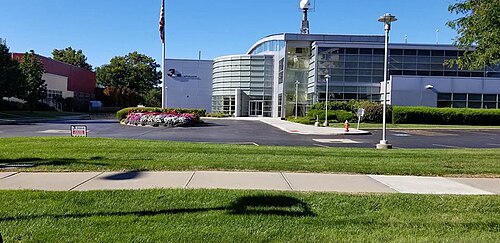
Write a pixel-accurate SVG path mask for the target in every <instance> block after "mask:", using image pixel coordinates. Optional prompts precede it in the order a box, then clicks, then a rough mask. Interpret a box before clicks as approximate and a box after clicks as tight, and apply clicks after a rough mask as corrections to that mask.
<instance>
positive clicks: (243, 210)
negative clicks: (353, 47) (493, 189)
mask: <svg viewBox="0 0 500 243" xmlns="http://www.w3.org/2000/svg"><path fill="white" fill-rule="evenodd" d="M0 195H1V198H2V200H0V232H1V234H2V236H3V239H4V240H5V242H17V241H19V242H35V241H36V242H269V241H276V242H346V241H349V242H351V241H355V242H386V241H391V242H393V241H394V242H497V241H498V239H500V197H499V196H436V195H405V194H385V195H377V194H366V195H348V194H332V193H292V192H261V191H229V190H138V191H89V192H41V191H0Z"/></svg>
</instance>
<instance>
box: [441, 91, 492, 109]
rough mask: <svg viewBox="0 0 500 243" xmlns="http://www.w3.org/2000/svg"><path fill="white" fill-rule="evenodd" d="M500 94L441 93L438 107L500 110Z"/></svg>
mask: <svg viewBox="0 0 500 243" xmlns="http://www.w3.org/2000/svg"><path fill="white" fill-rule="evenodd" d="M499 96H500V95H499V94H469V93H439V94H438V101H437V102H438V103H437V106H438V107H452V108H485V109H497V108H500V97H499Z"/></svg>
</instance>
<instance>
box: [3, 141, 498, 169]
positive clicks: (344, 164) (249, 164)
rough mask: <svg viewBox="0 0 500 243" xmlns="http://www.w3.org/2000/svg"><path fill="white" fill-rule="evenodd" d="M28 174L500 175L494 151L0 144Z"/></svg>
mask: <svg viewBox="0 0 500 243" xmlns="http://www.w3.org/2000/svg"><path fill="white" fill-rule="evenodd" d="M20 163H21V164H22V163H30V164H33V165H34V166H33V167H30V168H25V169H23V170H28V171H110V170H148V171H158V170H238V171H247V170H249V171H293V172H332V173H333V172H341V173H361V174H396V175H439V176H443V175H444V176H449V175H455V176H487V177H500V149H394V150H377V149H359V148H315V147H279V146H252V145H223V144H208V143H183V142H170V141H150V140H131V139H104V138H71V137H28V138H2V139H0V167H5V166H7V165H16V164H20Z"/></svg>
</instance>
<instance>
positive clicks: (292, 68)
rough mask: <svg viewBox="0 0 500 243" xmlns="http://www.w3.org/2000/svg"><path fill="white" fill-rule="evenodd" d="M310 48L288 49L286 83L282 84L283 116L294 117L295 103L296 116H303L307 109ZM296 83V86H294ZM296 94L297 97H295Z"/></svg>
mask: <svg viewBox="0 0 500 243" xmlns="http://www.w3.org/2000/svg"><path fill="white" fill-rule="evenodd" d="M310 57H311V48H309V47H288V48H287V63H286V65H287V67H286V79H285V80H286V81H285V84H284V91H283V92H284V94H285V116H286V117H288V116H294V115H295V103H296V102H297V104H298V105H297V107H298V109H297V115H298V116H305V114H306V109H307V104H308V101H307V92H306V91H307V83H308V76H309V61H310ZM296 83H298V85H296ZM296 93H298V95H296Z"/></svg>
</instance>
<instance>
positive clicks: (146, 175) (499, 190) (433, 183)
mask: <svg viewBox="0 0 500 243" xmlns="http://www.w3.org/2000/svg"><path fill="white" fill-rule="evenodd" d="M149 188H222V189H245V190H246V189H248V190H278V191H315V192H348V193H413V194H462V195H490V194H500V178H444V177H417V176H384V175H347V174H317V173H285V172H283V173H281V172H222V171H168V172H167V171H163V172H139V171H131V172H68V173H28V172H0V190H20V189H28V190H48V191H87V190H113V189H149Z"/></svg>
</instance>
